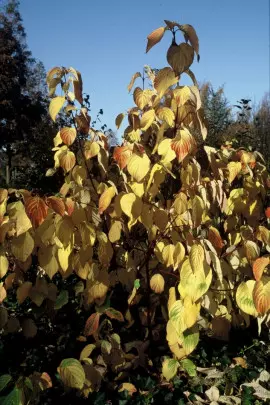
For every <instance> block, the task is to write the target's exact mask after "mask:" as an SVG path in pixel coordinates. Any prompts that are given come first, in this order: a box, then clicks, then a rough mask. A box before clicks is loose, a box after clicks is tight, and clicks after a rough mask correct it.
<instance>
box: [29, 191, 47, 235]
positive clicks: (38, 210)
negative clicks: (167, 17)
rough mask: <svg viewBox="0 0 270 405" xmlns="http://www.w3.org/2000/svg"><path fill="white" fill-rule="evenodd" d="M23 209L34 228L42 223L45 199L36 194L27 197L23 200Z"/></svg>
mask: <svg viewBox="0 0 270 405" xmlns="http://www.w3.org/2000/svg"><path fill="white" fill-rule="evenodd" d="M25 211H26V214H27V215H28V217H29V218H30V220H31V222H32V225H33V226H34V228H35V227H38V226H39V225H40V224H42V222H43V221H44V219H45V218H46V216H47V213H48V205H46V204H45V201H44V200H43V199H42V198H40V197H38V196H36V197H29V198H27V200H26V202H25Z"/></svg>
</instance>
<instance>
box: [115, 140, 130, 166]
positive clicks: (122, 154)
mask: <svg viewBox="0 0 270 405" xmlns="http://www.w3.org/2000/svg"><path fill="white" fill-rule="evenodd" d="M131 155H132V146H131V145H124V146H117V147H116V148H115V149H114V152H113V158H114V160H116V162H117V164H118V165H119V167H120V169H121V170H123V169H124V168H125V167H126V166H127V164H128V161H129V158H130V156H131Z"/></svg>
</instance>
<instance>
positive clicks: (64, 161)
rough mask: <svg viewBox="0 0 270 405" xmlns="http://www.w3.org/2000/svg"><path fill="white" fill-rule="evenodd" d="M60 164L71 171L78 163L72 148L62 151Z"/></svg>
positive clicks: (67, 170)
mask: <svg viewBox="0 0 270 405" xmlns="http://www.w3.org/2000/svg"><path fill="white" fill-rule="evenodd" d="M59 164H60V166H61V167H62V168H63V169H64V170H65V171H66V172H69V171H70V170H71V169H72V168H73V167H74V166H75V164H76V157H75V155H74V153H73V152H71V150H66V151H64V152H62V153H61V154H60V156H59Z"/></svg>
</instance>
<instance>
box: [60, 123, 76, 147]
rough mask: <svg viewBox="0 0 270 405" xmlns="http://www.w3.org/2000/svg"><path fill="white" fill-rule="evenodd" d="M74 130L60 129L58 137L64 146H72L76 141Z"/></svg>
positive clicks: (69, 128)
mask: <svg viewBox="0 0 270 405" xmlns="http://www.w3.org/2000/svg"><path fill="white" fill-rule="evenodd" d="M76 135H77V134H76V129H75V128H71V127H64V128H61V129H60V137H61V139H62V141H63V142H64V144H65V145H68V146H70V145H72V144H73V142H74V141H75V139H76Z"/></svg>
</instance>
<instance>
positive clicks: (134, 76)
mask: <svg viewBox="0 0 270 405" xmlns="http://www.w3.org/2000/svg"><path fill="white" fill-rule="evenodd" d="M138 77H142V75H141V73H140V72H136V73H134V75H133V76H132V78H131V80H130V83H129V85H128V92H130V90H131V89H132V87H133V85H134V82H135V80H136V79H137V78H138Z"/></svg>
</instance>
